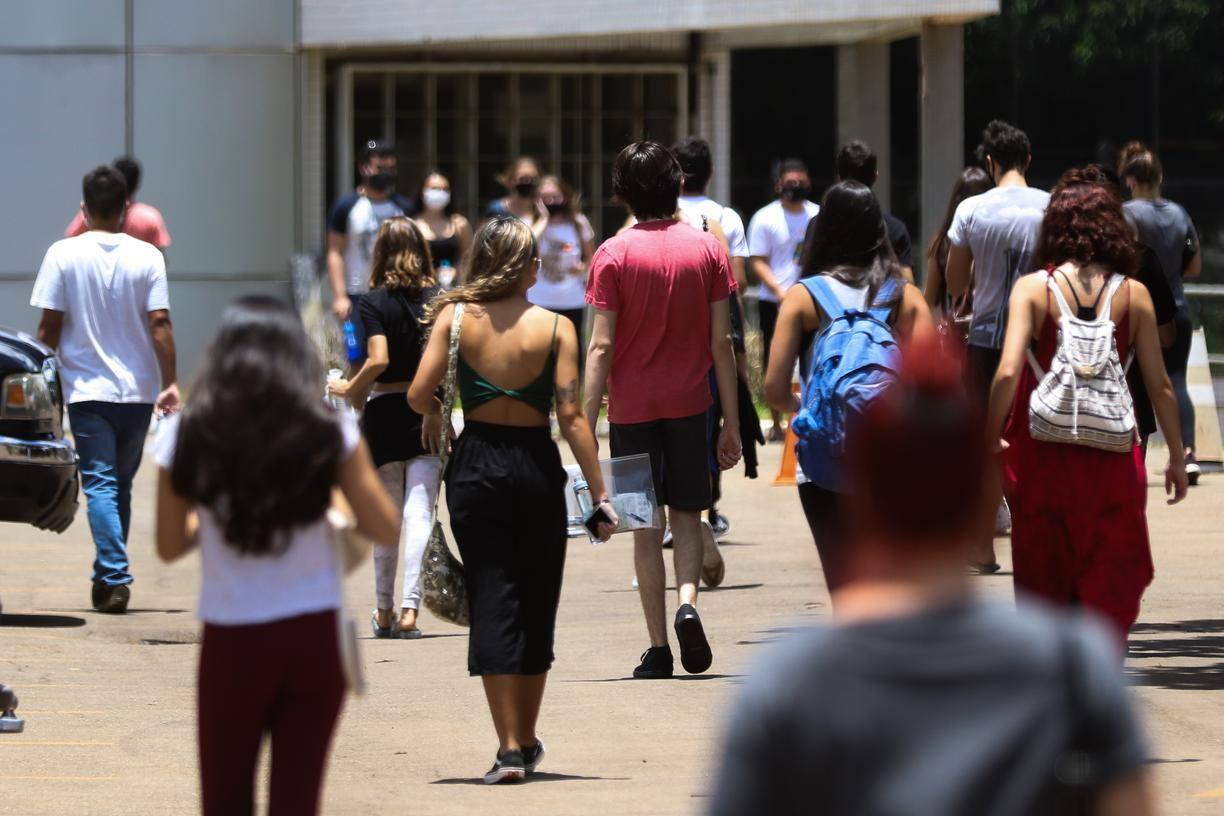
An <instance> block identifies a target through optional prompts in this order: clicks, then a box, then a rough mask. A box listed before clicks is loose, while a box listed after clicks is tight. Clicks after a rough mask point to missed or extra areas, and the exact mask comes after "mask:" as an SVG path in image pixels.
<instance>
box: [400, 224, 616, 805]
mask: <svg viewBox="0 0 1224 816" xmlns="http://www.w3.org/2000/svg"><path fill="white" fill-rule="evenodd" d="M539 268H540V256H539V250H538V247H537V246H536V239H535V236H534V235H533V234H532V232H531V228H530V227H528V226H527V225H525V224H524V223H523V222H521V221H519V220H518V219H515V218H508V217H501V218H494V219H492V220H491V221H489V222H488V223H486V224H485V225H484V226H483V227H481V229H480V230H479V232H477V233H476V237H475V239H474V240H473V246H472V250H471V255H470V256H469V260H468V269H467V274H466V276H465V283H464V284H463V285H462V286H459V287H458V288H456V289H453V290H451V291H450V292H447V293H445V294H443V295H442V296H440V297H439V298H438V299H437V300H435V301H434V303H433V304H432V306H431V307H430V308H429V310H428V312H427V318H426V319H427V321H428V322H430V323H432V324H433V330H432V332H431V334H430V338H429V342H428V345H427V346H426V348H425V353H424V355H423V357H422V359H421V365H420V368H419V369H418V370H417V375H416V377H415V378H414V379H413V381H412V385H411V387H410V388H409V390H408V401H409V402H410V403H411V405H412V407H413V408H414V409H415V410H417V411H419V412H420V413H421V414H423V415H425V416H426V417H429V416H436V415H438V413H439V412H440V411H441V403H440V402H439V401H438V398H437V396H436V394H435V392H436V390H437V388H438V386H439V385H441V384H442V382H443V380H444V379H445V376H446V367H447V355H448V351H449V348H450V342H451V326H452V322H453V319H454V310H455V305H456V304H459V303H462V304H464V314H463V316H462V322H461V330H460V333H459V334H460V339H459V366H458V376H457V379H458V383H457V386H458V388H459V395H460V398H461V399H462V401H463V410H464V429H463V434H462V435H461V436H460V437H459V438H458V440H456V442H455V447H454V452H453V454H452V456H451V459H450V464H449V466H448V468H447V475H446V502H447V507H448V508H449V510H450V516H451V530H452V532H453V533H454V536H455V543H456V544H457V545H458V548H459V554H460V556H461V557H462V558H463V564H464V572H465V575H466V578H467V588H468V601H469V604H470V606H471V619H472V631H471V638H470V640H469V643H468V671H469V673H470V674H472V675H473V676H477V675H478V676H480V677H481V678H482V680H483V681H484V690H485V697H486V698H487V700H488V703H489V711H490V712H491V714H492V715H493V726H494V728H496V729H497V738H498V740H499V746H498V753H497V760H496V762H494V764H493V767H492V768H491V769H490V770H489V772H488V773H487V774H485V777H484V781H485V782H486V783H488V784H493V783H496V782H504V781H514V780H519V779H522V778H524V777H525V776H526V775H527V774H529V773H531V772H532V771H534V770H535V769H536V767H537V766H538V765H539V763H540V760H541V759H542V757H543V755H544V744H543V743H542V742H540V740H539V738H538V737H537V736H536V731H535V727H536V719H537V717H538V715H539V711H540V702H541V700H542V699H543V696H544V683H545V680H546V678H547V675H548V670H549V668H550V667H551V666H552V661H553V630H554V627H555V623H556V617H557V603H558V601H559V600H560V597H561V575H562V572H563V569H564V565H565V547H566V509H565V494H564V490H565V482H566V475H565V470H564V469H563V468H562V466H561V455H560V452H559V451H558V450H557V446H556V444H555V443H554V442H553V441H552V435H551V433H550V431H549V412H550V410H551V408H552V403H553V397H554V395H555V397H556V410H557V422H558V424H559V425H560V428H561V434H562V435H563V436H564V437H565V439H566V441H567V442H568V443H569V445H570V449H571V450H572V451H573V453H574V457H575V458H576V459H577V460H578V464H579V466H580V467H581V468H582V473H583V476H584V477H585V478H586V480H587V483H588V484H589V485H590V488H591V494H592V496H593V497H594V498H595V500H596V501H597V502H598V503H599V504H600V506H601V507H602V508H603V509H604V510H605V512H606V513H607V515H608V517H609V519H610V520H611V523H610V524H602V525H600V528H599V530H598V535H599V537H600V538H601V539H603V540H606V539H607V538H608V537H609V536H610V535H611V534H612V531H613V530H614V529H615V525H616V514H615V513H614V512H613V511H612V507H611V504H610V503H609V501H608V494H607V491H606V490H605V489H604V483H603V476H602V474H601V472H600V469H599V462H598V454H597V448H596V443H595V437H594V435H593V434H592V432H591V428H590V426H589V425H588V424H587V422H586V419H585V418H584V417H583V414H582V411H581V408H580V406H579V404H578V337H577V332H576V331H575V329H574V325H573V323H571V322H570V321H569V320H566V319H563V318H560V317H559V316H558V315H556V314H554V313H552V312H549V311H547V310H545V309H541V308H540V307H538V306H533V305H531V304H530V303H529V302H528V301H527V290H528V289H530V288H531V286H532V284H534V283H535V281H536V276H537V274H538V273H539Z"/></svg>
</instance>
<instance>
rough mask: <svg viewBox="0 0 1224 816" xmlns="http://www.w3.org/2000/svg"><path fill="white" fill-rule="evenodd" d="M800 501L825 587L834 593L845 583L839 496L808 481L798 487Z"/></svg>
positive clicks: (844, 524) (844, 521)
mask: <svg viewBox="0 0 1224 816" xmlns="http://www.w3.org/2000/svg"><path fill="white" fill-rule="evenodd" d="M799 501H800V503H801V504H802V505H803V515H804V516H806V517H807V523H808V527H809V528H811V530H812V538H813V539H814V540H815V542H816V552H817V553H818V554H819V555H820V565H821V566H822V567H823V568H824V574H825V585H826V586H827V587H828V588H829V592H833V591H834V590H836V589H838V588H839V587H841V586H842V584H844V583H845V582H846V565H845V557H846V519H845V515H844V510H843V508H842V496H841V494H839V493H835V492H834V491H832V490H825V489H824V488H823V487H821V486H820V485H817V484H813V483H811V482H807V483H805V484H801V485H799Z"/></svg>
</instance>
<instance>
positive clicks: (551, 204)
mask: <svg viewBox="0 0 1224 816" xmlns="http://www.w3.org/2000/svg"><path fill="white" fill-rule="evenodd" d="M544 209H546V210H548V214H549V215H560V214H561V213H563V212H565V202H564V201H545V202H544Z"/></svg>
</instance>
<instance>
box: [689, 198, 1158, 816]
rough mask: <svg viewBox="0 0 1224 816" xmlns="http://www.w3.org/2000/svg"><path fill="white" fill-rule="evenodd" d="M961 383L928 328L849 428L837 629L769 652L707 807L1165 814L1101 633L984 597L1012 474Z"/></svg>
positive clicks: (797, 637)
mask: <svg viewBox="0 0 1224 816" xmlns="http://www.w3.org/2000/svg"><path fill="white" fill-rule="evenodd" d="M824 212H827V210H825V211H822V213H821V216H822V217H823V215H824ZM796 288H797V287H796ZM783 309H784V311H785V305H784V306H783ZM779 330H781V326H779ZM960 378H961V372H960V366H959V364H958V362H956V361H953V360H948V359H945V358H944V357H943V356H942V355H941V354H940V350H939V348H938V346H937V344H936V343H935V341H934V340H933V339H932V338H931V337H930V336H929V335H928V336H927V338H926V340H925V341H918V340H915V342H914V345H913V347H912V348H910V349H908V354H906V355H905V357H904V359H903V363H902V368H901V372H900V380H899V381H898V382H897V384H896V385H894V386H893V387H892V390H890V391H889V392H887V393H886V394H885V395H884V396H882V397H881V398H880V399H878V400H875V401H873V402H872V403H871V405H870V406H869V407H868V409H867V412H866V413H865V414H864V415H863V417H862V419H861V421H860V422H859V423H858V424H857V425H856V426H854V427H852V428H850V429H848V433H849V436H848V438H847V440H846V451H847V453H846V463H847V468H848V473H847V477H848V480H849V483H850V484H851V485H852V488H851V490H850V491H849V492H848V493H847V498H848V500H849V502H850V507H849V519H850V522H851V531H852V532H851V536H850V538H849V539H847V548H846V551H845V553H844V554H845V556H846V559H847V579H846V581H845V582H844V583H843V584H842V586H841V587H839V588H838V589H837V590H835V592H834V611H835V615H834V619H833V623H832V624H831V625H828V626H822V627H819V628H815V627H813V628H810V629H806V630H803V631H799V632H795V633H791V634H788V635H787V636H786V637H784V638H783V639H782V640H781V642H779V643H776V644H772V645H771V646H769V647H768V648H769V651H768V652H767V653H766V654H765V655H763V656H762V657H761V658H760V659H759V660H757V661H756V667H755V668H754V670H753V671H752V672H751V676H750V678H749V679H748V680H747V682H746V683H745V686H744V688H743V691H742V693H741V694H740V696H739V699H738V701H737V702H736V703H735V706H734V711H733V714H732V716H731V723H730V727H729V729H728V731H727V735H726V738H725V739H724V741H723V748H722V750H721V752H720V759H719V760H718V762H717V768H716V770H715V772H714V776H713V778H714V779H715V780H716V781H715V783H714V789H713V791H712V796H711V797H710V799H709V804H708V806H707V812H708V813H709V814H711V816H748V814H758V813H768V814H771V816H798V814H810V813H820V814H823V815H824V816H865V815H866V814H896V813H907V814H923V816H934V814H939V816H1025V815H1026V814H1054V813H1094V814H1105V816H1148V815H1149V814H1151V813H1153V812H1154V810H1153V804H1152V799H1153V791H1152V784H1151V779H1150V777H1151V772H1150V770H1149V766H1148V762H1149V746H1148V743H1147V741H1146V739H1145V738H1144V735H1143V732H1142V729H1141V727H1140V724H1139V722H1138V716H1137V712H1136V706H1135V704H1134V702H1133V701H1132V699H1131V698H1130V695H1129V694H1128V691H1127V688H1126V682H1125V680H1124V678H1123V677H1122V674H1121V672H1120V671H1119V666H1118V663H1117V659H1116V656H1115V655H1114V654H1113V653H1112V651H1111V649H1110V642H1109V639H1108V637H1107V635H1106V633H1105V631H1104V628H1103V627H1101V626H1099V625H1098V624H1096V622H1095V621H1091V620H1085V619H1083V618H1080V617H1077V616H1073V615H1071V614H1068V613H1067V612H1065V611H1059V610H1053V609H1044V608H1039V607H1038V606H1037V605H1026V606H1025V607H1023V608H1022V609H1021V610H1020V611H1018V612H1017V611H1016V609H1015V608H1014V607H1013V606H1012V605H1011V604H1010V603H1008V604H1002V603H997V602H993V601H986V600H982V599H978V598H975V597H974V596H973V593H972V592H971V589H970V586H969V582H968V579H967V576H966V573H965V567H964V563H965V559H966V558H967V557H968V553H969V551H970V549H971V548H972V547H973V546H975V545H976V542H977V539H978V537H980V536H981V534H982V533H983V531H989V528H990V524H991V522H992V521H993V517H994V510H995V496H996V493H995V485H996V484H997V480H998V475H997V470H996V469H995V468H994V467H993V463H992V461H991V456H990V451H989V449H988V448H987V445H986V444H985V436H986V435H985V432H984V422H983V421H982V414H981V411H980V410H978V409H977V408H976V406H973V405H972V404H971V403H970V402H969V401H968V400H966V399H965V395H964V389H963V386H962V384H961V379H960ZM914 474H922V478H920V479H915V478H914Z"/></svg>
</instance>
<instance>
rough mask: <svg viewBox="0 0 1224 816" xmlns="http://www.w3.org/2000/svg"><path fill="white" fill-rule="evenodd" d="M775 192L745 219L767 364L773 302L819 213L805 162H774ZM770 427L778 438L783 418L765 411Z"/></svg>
mask: <svg viewBox="0 0 1224 816" xmlns="http://www.w3.org/2000/svg"><path fill="white" fill-rule="evenodd" d="M774 192H776V193H777V194H778V198H777V199H776V200H774V202H773V203H771V204H766V205H765V206H764V207H762V208H761V209H759V210H757V212H756V215H754V216H752V220H751V221H749V222H748V251H749V252H750V253H751V257H749V259H748V262H749V264H750V265H751V267H752V272H753V274H754V275H756V277H757V279H758V280H760V282H761V288H760V292H759V293H758V298H759V300H758V302H757V309H758V312H759V314H760V322H761V334H762V335H763V340H764V341H765V343H764V347H763V352H762V358H761V367H762V369H763V370H764V369H768V368H769V344H770V343H771V342H773V334H774V326H775V325H777V322H778V304H779V303H781V302H782V298H784V297H785V296H786V290H787V289H790V288H791V286H793V285H794V283H795V281H797V280H799V258H800V256H802V255H803V236H804V235H805V234H806V233H807V227H808V222H809V221H811V220H812V219H813V218H815V217H816V213H818V212H820V205H819V204H816V203H814V202H812V201H809V200H808V196H810V195H811V194H812V179H811V177H810V176H809V175H808V169H807V165H805V164H804V163H803V162H801V161H799V160H798V159H784V160H782V161H781V162H780V163H779V164H778V172H777V173H776V174H775V180H774ZM769 413H770V416H771V417H772V418H773V427H772V428H770V431H769V439H770V441H771V442H780V441H782V438H783V433H782V416H781V414H779V413H778V412H777V411H775V410H774V409H772V408H771V409H770V411H769Z"/></svg>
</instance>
